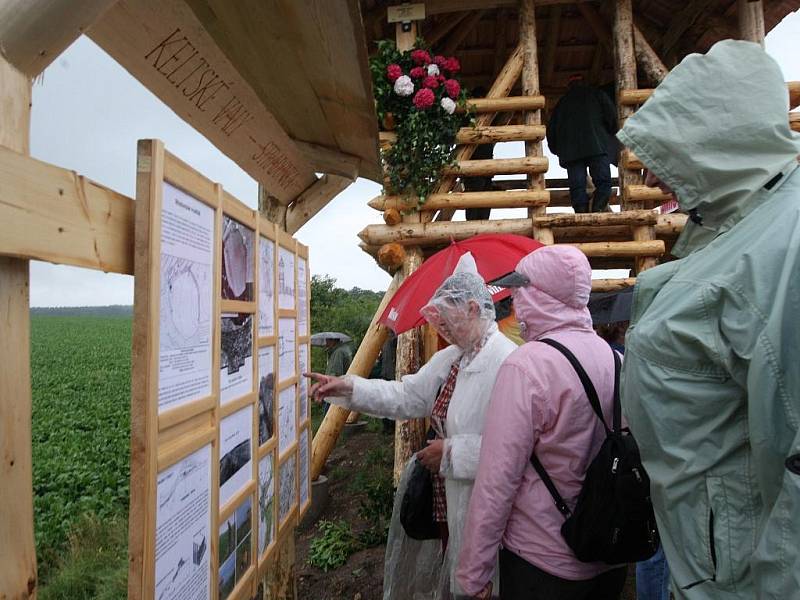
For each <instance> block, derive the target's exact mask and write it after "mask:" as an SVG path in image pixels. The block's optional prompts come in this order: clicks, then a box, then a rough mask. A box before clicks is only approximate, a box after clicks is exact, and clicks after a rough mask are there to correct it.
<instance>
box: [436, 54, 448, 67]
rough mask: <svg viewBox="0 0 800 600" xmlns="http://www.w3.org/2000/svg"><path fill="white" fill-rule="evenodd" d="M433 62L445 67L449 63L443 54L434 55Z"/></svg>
mask: <svg viewBox="0 0 800 600" xmlns="http://www.w3.org/2000/svg"><path fill="white" fill-rule="evenodd" d="M433 63H434V64H435V65H438V66H439V67H444V66H445V65H446V64H447V59H446V58H445V57H444V56H442V55H441V54H437V55H436V56H434V57H433Z"/></svg>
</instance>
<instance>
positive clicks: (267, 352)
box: [258, 346, 275, 446]
mask: <svg viewBox="0 0 800 600" xmlns="http://www.w3.org/2000/svg"><path fill="white" fill-rule="evenodd" d="M274 397H275V348H274V347H273V346H265V347H263V348H259V349H258V445H259V446H262V445H264V444H265V443H266V442H267V440H268V439H269V438H271V437H272V434H273V432H274V431H275V414H274V410H275V409H274V405H275V403H274V401H273V400H274Z"/></svg>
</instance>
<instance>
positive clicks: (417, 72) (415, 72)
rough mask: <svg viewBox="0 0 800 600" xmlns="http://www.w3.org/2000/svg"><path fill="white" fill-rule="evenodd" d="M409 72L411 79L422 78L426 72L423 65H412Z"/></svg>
mask: <svg viewBox="0 0 800 600" xmlns="http://www.w3.org/2000/svg"><path fill="white" fill-rule="evenodd" d="M409 73H410V74H411V77H412V78H413V79H422V78H423V77H425V75H426V74H427V73H428V72H427V71H426V70H425V67H414V68H413V69H411V71H409Z"/></svg>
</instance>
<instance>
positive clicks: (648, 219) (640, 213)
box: [533, 210, 659, 227]
mask: <svg viewBox="0 0 800 600" xmlns="http://www.w3.org/2000/svg"><path fill="white" fill-rule="evenodd" d="M658 216H659V215H658V214H657V213H655V212H653V211H652V210H633V211H624V212H618V213H605V212H604V213H582V214H574V213H555V214H549V215H545V216H539V217H534V218H533V224H534V226H539V227H573V226H576V225H577V226H596V225H631V226H641V225H655V224H656V222H657V221H658Z"/></svg>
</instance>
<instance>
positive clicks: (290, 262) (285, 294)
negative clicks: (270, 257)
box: [278, 247, 294, 310]
mask: <svg viewBox="0 0 800 600" xmlns="http://www.w3.org/2000/svg"><path fill="white" fill-rule="evenodd" d="M278 308H288V309H290V310H291V309H293V308H294V252H290V251H289V250H287V249H286V248H280V247H279V249H278Z"/></svg>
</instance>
